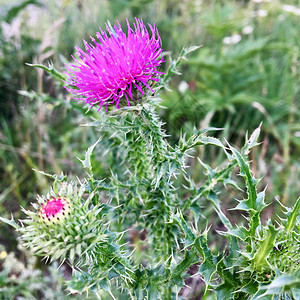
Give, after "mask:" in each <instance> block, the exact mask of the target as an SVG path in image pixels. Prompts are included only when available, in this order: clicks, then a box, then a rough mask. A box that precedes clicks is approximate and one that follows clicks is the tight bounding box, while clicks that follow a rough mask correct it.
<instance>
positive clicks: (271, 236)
mask: <svg viewBox="0 0 300 300" xmlns="http://www.w3.org/2000/svg"><path fill="white" fill-rule="evenodd" d="M277 233H278V232H277V230H276V228H275V227H274V226H273V225H269V226H268V230H267V236H266V238H265V239H263V240H262V241H260V242H259V246H258V249H257V251H256V253H255V255H254V257H253V263H254V265H255V267H256V268H257V269H258V270H259V269H261V268H263V267H264V266H266V265H268V262H267V258H268V256H269V254H270V252H271V250H272V249H273V247H274V246H275V240H276V236H277Z"/></svg>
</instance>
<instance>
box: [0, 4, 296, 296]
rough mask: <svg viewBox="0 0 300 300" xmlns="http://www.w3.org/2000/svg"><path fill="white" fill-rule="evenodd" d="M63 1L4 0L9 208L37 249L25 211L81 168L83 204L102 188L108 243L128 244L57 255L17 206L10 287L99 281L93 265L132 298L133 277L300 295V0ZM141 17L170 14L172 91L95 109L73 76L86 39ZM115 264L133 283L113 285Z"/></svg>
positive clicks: (40, 292)
mask: <svg viewBox="0 0 300 300" xmlns="http://www.w3.org/2000/svg"><path fill="white" fill-rule="evenodd" d="M48 2H49V3H48ZM48 2H47V3H46V2H42V1H37V0H36V1H34V0H32V1H3V0H2V1H0V3H1V15H2V21H1V28H0V45H1V50H0V65H1V71H0V78H1V83H0V97H1V98H0V99H1V100H0V179H1V180H0V191H1V193H0V215H1V217H2V220H6V222H8V221H7V220H11V221H10V224H11V225H14V226H15V227H16V228H17V229H18V231H19V232H20V233H21V234H22V235H23V238H25V245H26V236H27V241H29V243H28V244H27V246H29V248H31V250H32V247H34V245H35V244H34V242H33V241H32V240H31V238H32V236H30V233H28V232H27V233H26V231H24V230H25V229H26V228H27V227H19V225H18V224H20V223H18V224H17V223H13V221H12V219H11V214H13V218H14V219H15V220H18V219H24V218H26V214H29V215H30V216H32V215H31V213H30V212H29V211H31V210H32V207H31V205H30V203H33V202H35V199H36V195H37V194H39V195H46V194H47V193H48V192H49V191H51V190H53V191H52V193H54V195H56V194H58V193H60V192H59V191H61V188H63V187H64V185H65V182H66V181H67V182H68V184H69V185H71V187H70V189H73V188H74V189H75V186H77V185H78V188H79V187H80V186H81V188H82V189H84V195H83V196H82V197H79V198H80V199H79V200H78V201H79V202H78V203H79V204H78V205H79V206H80V203H81V202H80V201H82V199H86V194H90V195H91V196H90V202H89V204H87V207H88V208H89V209H92V210H93V209H96V202H97V201H99V199H101V201H100V202H101V203H102V202H103V203H102V204H101V205H102V206H103V207H105V209H104V208H103V207H102V206H101V207H102V212H99V213H98V215H96V216H95V219H93V220H92V219H91V222H96V223H97V222H98V221H99V220H100V221H101V222H103V223H101V222H100V221H99V222H100V223H101V224H102V225H101V226H102V229H101V230H102V231H101V232H100V233H99V234H105V235H107V239H104V240H105V243H104V244H103V243H102V244H101V243H100V244H99V245H98V246H97V247H98V254H99V253H102V252H101V251H102V250H103V251H104V253H107V252H105V251H107V249H108V248H110V247H112V248H111V249H113V250H114V251H116V248H118V249H119V250H118V251H116V253H118V254H120V257H122V258H120V257H117V256H116V257H114V258H112V257H110V256H109V255H107V257H109V263H110V264H107V265H106V267H107V268H111V269H109V271H108V270H107V269H103V264H104V262H103V259H102V258H103V257H102V256H101V257H100V256H99V257H98V258H97V259H96V260H95V261H94V262H93V264H92V263H91V261H87V258H86V256H84V255H83V252H84V250H83V249H84V247H85V246H84V245H82V246H81V247H82V250H80V251H79V250H78V249H79V248H76V247H75V248H74V254H73V255H75V256H74V259H73V260H72V259H70V252H68V251H66V252H63V251H61V252H60V253H58V254H57V252H55V251H54V252H52V255H54V259H59V258H61V259H63V258H68V259H69V260H68V261H67V262H65V263H64V265H63V269H59V270H56V269H57V266H55V265H53V264H52V265H49V266H48V265H45V263H44V261H40V260H39V259H38V258H34V257H33V256H31V254H29V253H28V252H27V250H25V248H24V247H23V246H22V245H21V244H23V242H22V243H20V240H19V239H18V237H20V233H17V232H15V231H14V229H13V228H12V227H10V226H8V225H7V224H5V223H4V222H1V223H0V232H1V234H0V246H1V249H0V267H1V268H2V271H1V273H0V299H11V298H12V297H17V296H18V297H25V298H26V299H42V298H44V299H64V298H72V297H73V298H76V295H73V296H71V295H69V296H67V294H68V292H71V293H76V292H77V293H78V292H85V291H88V290H90V286H91V280H95V277H93V278H91V277H89V274H93V272H98V274H99V276H100V274H101V276H100V277H99V278H97V280H98V281H97V283H95V282H93V284H94V285H93V286H94V287H95V289H94V291H95V292H97V293H98V296H99V297H101V299H102V298H103V299H106V298H107V299H109V297H111V295H112V294H114V297H116V298H117V299H121V298H122V297H124V299H127V298H126V297H128V294H127V292H126V289H128V291H130V290H131V289H132V288H134V289H135V291H136V292H135V296H136V297H141V298H142V297H143V296H145V297H146V296H147V295H148V297H149V298H151V297H153V299H157V298H158V297H162V299H169V298H170V299H171V297H172V293H175V292H174V289H173V290H172V288H174V287H175V286H177V287H178V291H177V292H178V293H179V295H181V297H182V298H184V299H197V297H202V298H203V299H215V298H214V297H218V299H229V298H228V297H229V295H234V296H233V297H235V298H233V299H248V298H247V297H252V296H253V295H254V294H255V293H256V296H255V297H256V298H249V299H299V298H298V297H299V281H300V279H299V278H300V275H299V265H298V263H299V200H298V202H296V199H297V197H298V196H299V192H298V191H299V180H298V178H299V175H300V169H299V160H298V157H299V154H300V147H299V132H300V127H299V122H298V120H299V101H298V99H299V93H300V85H299V74H300V72H299V45H300V32H299V31H300V29H299V26H298V21H299V14H300V7H299V3H298V1H287V2H284V3H283V2H282V1H279V0H278V1H272V2H269V1H233V0H232V1H221V0H220V1H189V0H187V1H165V0H163V1H154V0H142V1H135V0H126V1H124V0H122V1H121V0H116V1H104V0H102V1H95V0H88V1H53V2H51V1H48ZM297 5H298V6H297ZM126 17H127V18H129V20H130V21H132V20H133V19H134V17H138V18H143V20H144V22H145V23H146V22H149V23H153V22H155V23H156V27H157V28H158V29H159V33H160V36H161V39H162V41H163V49H164V53H163V55H164V59H165V61H166V62H165V65H164V67H163V68H162V69H164V71H165V74H166V75H165V76H164V77H162V81H161V83H160V85H159V86H158V87H157V89H159V96H160V97H161V98H162V100H159V105H157V102H155V103H154V102H153V99H152V98H151V97H147V100H146V102H145V105H141V106H138V107H133V108H132V110H126V109H125V108H124V109H122V110H121V111H122V113H121V114H120V115H112V116H110V115H109V116H107V115H105V114H103V113H102V112H100V113H99V112H97V110H96V109H94V110H88V111H87V108H86V107H84V106H82V105H81V103H80V102H78V101H76V100H74V99H72V98H71V96H70V95H69V94H68V93H67V92H66V91H65V89H64V88H63V87H62V82H61V81H60V80H57V79H59V76H61V75H60V74H63V72H64V63H66V62H68V61H70V60H71V54H73V53H74V51H75V50H74V47H75V45H79V46H80V47H82V46H83V43H82V39H86V40H88V39H89V36H90V35H91V34H93V33H94V32H96V31H97V30H98V27H99V26H101V27H103V25H104V23H105V22H106V21H107V20H108V19H109V20H110V21H111V22H112V23H113V22H114V21H115V20H117V19H118V20H120V22H121V24H125V19H126ZM41 20H43V22H41ZM194 45H196V46H199V47H192V48H189V47H190V46H194ZM182 49H184V50H182ZM192 50H193V51H192ZM28 64H31V65H32V64H41V65H44V66H46V67H47V68H46V72H45V68H44V69H42V68H33V67H31V66H30V65H28ZM53 66H54V67H55V69H53ZM48 68H49V69H48ZM47 69H48V71H49V70H50V72H47ZM56 70H58V71H56ZM58 72H60V73H58ZM62 76H63V75H62ZM57 77H58V78H57ZM157 101H158V100H157ZM157 114H158V115H157ZM160 118H161V119H162V122H163V123H164V124H163V125H162V123H161V122H160ZM145 121H146V122H145ZM87 123H88V124H89V126H80V125H82V124H87ZM135 128H138V129H137V130H136V129H135ZM247 132H249V133H253V134H252V135H251V134H249V135H250V138H248V137H246V143H245V136H247ZM259 132H260V135H259ZM208 133H209V136H208ZM99 136H101V140H98V138H99ZM139 136H142V137H143V139H140V140H139V139H138V137H139ZM153 138H155V139H154V140H153ZM96 141H98V142H97V143H96V144H95V142H96ZM154 141H155V142H154ZM258 143H259V145H258ZM92 144H94V147H91V145H92ZM229 145H230V146H229ZM231 145H234V147H233V146H231ZM254 146H256V147H254ZM160 147H161V148H160ZM236 149H237V150H236ZM239 149H240V150H239ZM250 149H251V151H250ZM86 151H87V152H86ZM84 152H86V155H85V156H84V155H83V154H82V153H84ZM190 155H192V156H193V157H190ZM77 157H78V158H80V160H78V159H77ZM162 161H163V162H164V163H161V162H162ZM82 164H83V165H82ZM82 168H85V169H84V170H85V171H83V169H82ZM152 170H154V173H153V171H152ZM250 170H251V171H250ZM42 171H44V172H46V173H47V174H56V175H57V176H54V177H52V176H47V174H46V175H45V173H43V172H42ZM62 172H63V174H66V176H64V175H61V176H59V175H60V174H62ZM128 172H130V173H128ZM238 173H239V174H240V175H242V176H238ZM129 174H131V175H132V176H129ZM172 175H174V176H172ZM76 178H79V180H80V182H78V181H77V179H76ZM143 178H147V180H142V179H143ZM258 178H260V180H258ZM53 180H54V183H53ZM75 182H77V183H76V184H75ZM53 184H54V185H53ZM56 185H57V187H55V186H56ZM49 186H51V187H52V188H49ZM55 189H56V190H55ZM79 189H80V188H79ZM92 191H93V193H96V196H95V195H94V194H93V193H91V192H92ZM154 191H155V192H154ZM243 191H244V192H243ZM55 193H56V194H55ZM61 193H64V192H61ZM103 199H106V200H105V201H104V200H103ZM235 199H245V200H240V201H239V202H238V205H237V202H236V200H235ZM277 200H278V201H277ZM20 207H23V208H24V209H23V210H21V209H20ZM289 207H291V208H289ZM233 208H234V209H235V210H229V209H233ZM158 212H159V215H157V214H158ZM86 213H88V212H87V211H86V212H84V214H86ZM244 217H247V218H248V219H247V220H246V221H245V219H244ZM78 218H79V219H80V216H79V217H78ZM97 218H99V220H98V219H97ZM33 219H34V218H33ZM107 222H108V223H109V225H108V223H107ZM24 224H25V223H24ZM97 224H98V223H97ZM105 226H107V228H106V227H105ZM92 228H93V227H91V228H90V230H92ZM104 228H105V229H106V230H107V231H106V232H105V230H104ZM86 230H88V228H87V229H86ZM126 230H128V232H127V233H124V231H126ZM121 233H123V234H121ZM60 238H66V236H63V235H62V236H61V237H60ZM45 241H47V238H46V240H45ZM82 242H83V241H82ZM95 243H96V242H95ZM126 243H128V245H126ZM79 244H80V243H79ZM88 244H92V243H91V242H85V245H88ZM42 245H43V244H40V246H42ZM73 245H77V244H76V243H75V242H74V243H73ZM80 245H81V244H80ZM36 246H37V247H38V245H36ZM119 247H120V248H119ZM99 249H100V250H101V251H100V250H99ZM134 249H135V251H134V252H133V254H131V251H133V250H134ZM90 250H91V249H90ZM90 250H88V251H90ZM37 251H38V249H33V252H37ZM78 251H79V252H78ZM88 251H87V252H85V254H86V253H88V254H89V255H90V254H91V253H90V252H88ZM91 251H92V250H91ZM207 251H208V252H207ZM55 253H56V254H55ZM108 253H110V252H108ZM38 254H42V252H41V253H38ZM95 256H97V255H96V254H95ZM79 258H80V259H79ZM114 259H118V263H119V264H121V265H117V263H116V261H115V260H114ZM124 259H125V260H124ZM127 260H128V261H127ZM100 262H101V263H100ZM287 262H289V263H287ZM76 263H80V265H77V266H80V267H81V269H82V270H83V271H85V272H86V273H84V272H81V273H79V272H78V269H77V267H74V264H75V265H76ZM68 264H70V265H72V266H73V270H72V269H71V268H70V267H69V266H68ZM13 265H16V266H18V267H19V269H18V268H13V267H12V266H13ZM87 266H89V267H87ZM118 266H119V267H120V269H118ZM141 266H144V267H145V268H144V269H143V268H141ZM155 266H156V267H155ZM122 267H124V268H125V267H126V268H129V270H131V271H128V270H127V271H126V272H125V273H124V274H123V273H122V271H120V270H121V269H122ZM99 268H100V269H101V272H102V273H101V272H99ZM91 270H92V271H91ZM72 271H73V273H74V276H73V279H72V280H71V281H70V282H69V284H68V288H69V290H66V287H67V286H65V285H64V284H63V281H64V279H70V275H71V272H72ZM241 271H242V272H241ZM105 272H106V273H105ZM109 272H115V273H117V274H118V275H116V274H115V273H114V274H112V273H109ZM128 272H131V273H130V274H129V273H128ZM139 272H140V273H139ZM192 275H193V276H192ZM107 276H108V277H109V278H108V277H107ZM118 276H119V277H120V278H121V281H120V278H119V277H118ZM131 276H132V278H131ZM63 278H64V279H63ZM111 278H116V280H115V281H114V280H113V282H112V283H111V284H112V285H113V286H114V285H117V286H118V285H121V286H122V287H123V288H124V289H125V290H124V292H123V293H122V290H118V291H114V290H113V289H112V291H109V288H108V287H109V285H108V281H107V280H108V279H109V280H110V279H111ZM124 278H127V279H126V280H124ZM166 279H167V280H166ZM183 279H184V280H185V281H183ZM184 282H185V283H186V284H187V285H189V286H191V287H192V288H191V289H188V288H187V287H184ZM96 287H97V288H96ZM99 287H100V290H99ZM213 289H214V290H215V293H213V292H212V290H213ZM92 290H93V289H92ZM233 291H234V292H235V293H234V294H231V293H232V292H233ZM110 294H111V295H110ZM149 295H150V296H151V297H150V296H149ZM159 295H160V296H159ZM261 295H263V296H261ZM79 297H80V296H79ZM90 297H91V298H93V297H94V296H93V295H92V294H91V295H90ZM239 297H240V298H239ZM259 297H260V298H259ZM276 297H277V298H276ZM280 297H281V298H280ZM283 297H286V298H283Z"/></svg>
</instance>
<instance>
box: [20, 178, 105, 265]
mask: <svg viewBox="0 0 300 300" xmlns="http://www.w3.org/2000/svg"><path fill="white" fill-rule="evenodd" d="M85 187H86V183H81V184H80V186H79V187H78V186H77V184H75V183H73V182H71V183H68V184H67V183H65V182H63V183H62V184H61V186H60V188H58V187H57V186H54V188H53V189H50V192H49V193H48V194H47V195H45V196H38V197H37V203H32V205H33V208H34V210H31V211H30V210H25V209H23V211H24V212H25V214H26V215H27V217H28V218H27V219H25V220H21V223H22V224H23V226H21V227H20V228H19V229H18V230H19V231H20V232H21V234H22V241H23V245H24V246H25V247H28V248H30V249H31V250H32V252H34V253H35V254H36V255H41V256H45V257H47V258H51V260H55V259H62V260H63V259H66V258H68V259H69V260H70V261H71V262H74V260H75V259H76V257H79V258H80V257H82V256H83V255H85V256H86V257H89V255H92V254H93V253H94V252H93V251H96V250H95V249H96V248H97V247H100V246H101V245H103V244H105V243H106V239H107V237H106V233H105V231H106V229H107V226H106V225H105V224H104V222H105V216H106V215H107V214H108V213H109V212H110V211H111V208H110V207H109V206H108V205H106V204H104V203H102V204H100V203H99V204H93V198H94V196H95V194H94V193H91V194H90V195H89V197H87V198H86V197H85ZM87 249H88V250H87Z"/></svg>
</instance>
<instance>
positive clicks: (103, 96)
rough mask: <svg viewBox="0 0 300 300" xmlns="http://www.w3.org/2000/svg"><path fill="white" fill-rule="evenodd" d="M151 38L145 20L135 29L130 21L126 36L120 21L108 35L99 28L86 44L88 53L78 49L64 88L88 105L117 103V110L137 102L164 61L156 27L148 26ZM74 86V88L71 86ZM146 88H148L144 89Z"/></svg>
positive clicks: (136, 24)
mask: <svg viewBox="0 0 300 300" xmlns="http://www.w3.org/2000/svg"><path fill="white" fill-rule="evenodd" d="M148 26H149V29H150V32H151V35H150V34H149V33H148V31H147V28H146V26H145V25H144V24H143V21H142V20H141V19H140V20H138V19H136V20H135V23H134V24H133V28H134V29H132V28H131V27H130V24H129V22H128V20H127V34H126V33H124V32H123V30H122V28H121V25H120V23H119V22H117V25H114V27H113V28H112V27H111V26H110V25H109V24H106V30H107V32H104V31H103V30H102V29H101V28H100V32H97V34H96V36H97V39H98V41H96V40H95V39H94V38H93V37H91V40H92V43H87V42H86V41H84V44H85V51H84V50H82V49H81V48H79V47H76V48H75V49H76V51H77V52H76V54H77V56H78V57H79V59H75V58H74V57H73V59H74V60H75V63H73V64H69V65H67V66H66V68H67V72H66V75H67V79H66V81H65V83H66V86H65V88H66V89H67V90H68V91H69V92H71V93H72V94H74V95H77V96H79V97H78V98H77V99H82V100H84V101H85V102H86V103H88V104H89V105H91V106H93V105H99V110H100V109H101V107H102V106H103V105H106V108H107V106H108V105H111V104H114V105H115V106H116V107H117V108H119V107H120V105H121V103H120V102H123V101H122V99H123V100H124V102H125V103H126V102H127V105H128V106H130V102H131V100H132V102H133V103H136V102H137V98H138V97H139V96H138V95H144V94H145V90H146V89H149V90H150V91H151V92H153V93H154V90H153V89H152V87H151V82H152V81H158V80H159V79H158V75H159V74H163V73H162V72H159V71H158V67H159V66H160V65H161V63H162V62H163V59H162V45H161V39H160V36H159V34H158V31H157V29H156V28H155V25H153V26H151V25H150V24H148ZM70 86H71V87H70ZM145 88H146V89H145Z"/></svg>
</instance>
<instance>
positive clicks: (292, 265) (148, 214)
mask: <svg viewBox="0 0 300 300" xmlns="http://www.w3.org/2000/svg"><path fill="white" fill-rule="evenodd" d="M149 29H150V30H149V31H150V33H149V32H148V29H147V27H146V26H145V25H144V24H143V22H142V20H136V21H135V23H134V24H133V28H131V26H130V24H129V22H128V21H127V33H124V32H123V30H122V28H121V26H120V24H119V23H117V25H115V26H111V25H110V24H109V23H108V24H107V25H106V32H104V31H102V30H101V29H100V33H97V39H98V40H95V39H94V38H91V40H92V43H88V42H84V44H85V50H82V49H80V48H78V47H77V48H76V51H77V58H74V63H70V64H69V65H67V66H66V68H67V71H66V73H65V75H63V74H59V73H58V72H57V71H56V70H55V69H54V68H53V67H50V68H47V67H44V66H40V65H39V66H38V67H41V68H43V69H45V70H46V71H48V72H50V74H52V75H54V77H55V78H59V79H62V80H63V82H64V84H65V87H66V89H67V90H68V91H70V92H71V93H72V94H74V95H76V96H77V98H78V99H80V100H84V101H85V103H87V105H88V109H91V107H92V106H95V105H96V106H97V108H98V113H97V114H94V116H95V117H94V119H92V120H91V121H90V122H89V123H88V124H87V126H93V127H95V128H96V129H97V130H98V131H99V135H100V138H99V139H98V140H97V141H96V142H95V143H94V144H93V145H92V146H91V147H90V148H88V149H87V151H86V153H85V156H84V157H83V158H82V160H81V162H82V166H83V168H84V170H85V172H82V174H85V175H86V176H85V178H82V179H81V181H78V182H75V181H70V180H69V179H68V178H67V177H66V176H57V175H53V176H52V177H53V178H54V179H55V180H54V184H53V187H52V188H50V190H49V193H48V194H47V195H45V196H41V197H39V196H38V197H37V202H36V203H33V210H30V211H29V210H24V212H25V214H26V215H27V218H26V219H25V220H20V221H19V224H17V223H15V222H14V220H13V219H11V220H7V219H4V218H1V219H2V220H3V221H5V222H7V223H8V224H10V225H12V226H14V227H15V228H16V230H17V231H18V232H19V233H20V239H21V241H22V243H23V244H24V245H25V246H26V247H28V248H29V249H30V250H31V251H32V253H34V254H36V255H40V256H43V257H47V258H49V259H50V260H60V261H61V262H64V261H67V262H68V263H69V264H70V265H71V266H72V268H73V277H72V279H71V280H70V281H69V282H68V283H67V284H68V288H69V290H70V292H72V293H73V292H76V293H84V292H95V293H96V294H97V295H100V293H101V295H103V293H102V292H101V290H103V291H105V292H106V293H109V294H110V295H111V297H120V294H123V295H125V297H127V298H128V297H130V298H131V299H179V298H180V295H181V294H180V291H181V290H182V288H183V287H184V286H185V281H184V279H185V278H186V277H188V276H189V275H188V271H189V269H190V267H191V266H192V265H196V266H197V269H198V271H197V274H199V275H201V277H202V279H203V282H204V288H203V290H202V292H203V293H202V294H208V293H213V294H214V295H215V296H216V298H217V299H300V270H299V259H300V253H299V247H300V237H299V224H300V223H299V221H300V220H299V208H300V200H299V199H298V200H297V202H296V203H295V205H294V207H293V208H286V207H284V208H283V215H282V216H281V219H280V220H279V221H277V222H275V220H268V221H267V223H266V224H262V222H261V217H260V215H261V212H262V210H263V209H264V208H265V207H266V206H267V204H266V203H265V200H264V199H265V191H260V192H258V190H257V185H258V183H259V180H258V179H256V178H255V177H254V176H253V173H252V172H251V170H250V166H249V162H248V154H249V151H250V150H251V149H252V148H253V147H254V146H257V145H258V136H259V132H260V127H259V128H257V129H256V130H255V131H254V132H253V134H252V135H251V136H250V138H249V139H248V138H246V142H245V145H244V147H243V148H242V149H241V150H240V151H238V150H236V149H235V148H233V147H232V146H230V145H229V144H227V145H224V144H223V143H222V142H221V141H220V140H218V139H216V138H214V137H210V136H208V132H209V131H210V130H211V129H207V130H202V131H198V132H197V131H195V133H194V134H193V135H192V136H190V137H189V138H186V137H185V135H183V136H182V137H181V139H180V140H179V142H178V144H177V145H176V146H173V147H172V146H171V145H170V144H169V143H168V141H167V139H166V134H165V132H164V130H163V128H162V126H163V123H162V122H161V120H160V118H159V117H158V115H157V113H156V109H157V107H158V106H159V104H160V98H159V95H158V92H159V90H161V89H163V88H164V87H165V86H166V84H167V82H168V80H169V78H170V76H171V75H172V73H176V72H178V70H177V68H178V64H179V62H180V61H181V60H182V59H185V58H186V55H187V54H188V53H189V52H191V51H193V50H195V49H197V47H192V48H189V49H183V51H182V53H181V54H180V57H179V58H178V60H176V61H174V60H171V62H170V66H169V69H168V70H167V71H166V73H165V74H163V73H162V72H160V71H159V67H160V66H161V64H162V62H163V61H164V60H163V58H162V43H161V40H160V37H159V34H158V31H157V29H155V26H154V25H153V26H151V25H149ZM74 101H75V100H74ZM103 106H104V107H105V112H104V111H103V109H102V110H101V108H102V107H103ZM199 145H214V146H216V147H219V148H220V149H221V151H224V153H225V155H226V157H227V160H228V162H227V164H226V165H224V166H223V167H220V168H218V169H212V168H210V167H209V165H208V164H207V163H203V166H204V167H205V168H206V170H207V180H206V182H205V183H204V184H203V185H200V186H198V185H197V183H195V182H194V181H193V180H192V179H191V178H189V177H188V176H187V172H186V169H187V167H188V165H187V159H186V158H187V156H188V155H191V154H192V151H193V149H194V148H195V147H197V146H199ZM96 150H98V151H99V152H101V151H103V152H104V151H106V152H107V153H108V154H107V159H106V161H105V163H106V165H107V166H108V167H109V169H110V174H111V175H110V176H108V177H107V178H99V177H98V175H97V174H94V169H93V161H92V159H91V155H92V153H93V151H96ZM236 168H239V170H240V172H239V174H240V176H242V178H243V180H244V183H245V195H246V196H245V198H244V199H242V200H239V201H238V204H237V206H236V207H235V208H233V209H235V210H237V211H238V212H241V211H243V212H244V215H245V216H246V221H245V223H244V224H240V225H235V224H232V222H231V221H230V219H228V218H227V216H226V213H225V212H224V210H222V209H221V206H220V202H219V199H218V195H219V188H220V184H224V185H226V184H231V185H232V186H233V187H236V188H239V187H238V186H237V184H236V183H235V182H234V181H233V179H232V178H231V175H232V173H233V172H234V170H235V169H236ZM181 175H183V176H181ZM176 176H177V177H178V176H179V178H184V186H183V185H182V183H180V182H179V181H178V180H177V181H176ZM182 195H185V196H184V197H182ZM203 203H206V204H207V203H209V204H210V205H212V206H213V208H214V210H215V213H216V217H217V218H219V219H220V222H222V223H223V225H224V230H223V231H220V232H218V234H219V235H220V236H221V238H224V239H226V241H227V242H226V247H223V248H222V249H214V250H212V249H211V248H210V245H209V243H208V239H207V237H208V235H209V234H212V233H211V232H210V231H209V230H208V229H207V228H206V229H205V224H206V222H207V221H206V219H205V218H204V217H203V215H202V214H201V210H202V207H203ZM238 212H237V213H238ZM199 224H204V226H203V228H199ZM198 228H199V229H198ZM141 232H142V233H143V237H141V236H140V233H141ZM128 242H129V243H128ZM99 297H100V296H99Z"/></svg>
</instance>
